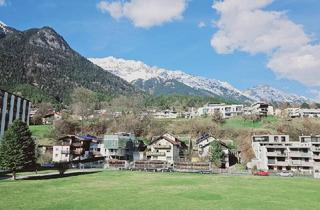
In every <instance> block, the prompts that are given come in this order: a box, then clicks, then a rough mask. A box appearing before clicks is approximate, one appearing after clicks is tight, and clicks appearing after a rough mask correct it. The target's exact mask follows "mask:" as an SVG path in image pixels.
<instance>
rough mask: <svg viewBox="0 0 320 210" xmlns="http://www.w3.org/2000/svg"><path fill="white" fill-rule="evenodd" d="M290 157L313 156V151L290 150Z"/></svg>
mask: <svg viewBox="0 0 320 210" xmlns="http://www.w3.org/2000/svg"><path fill="white" fill-rule="evenodd" d="M289 156H290V157H311V153H309V152H290V153H289Z"/></svg>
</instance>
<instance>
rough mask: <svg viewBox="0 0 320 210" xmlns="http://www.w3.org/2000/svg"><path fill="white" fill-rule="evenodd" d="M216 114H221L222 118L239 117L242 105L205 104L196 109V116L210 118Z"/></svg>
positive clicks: (241, 112)
mask: <svg viewBox="0 0 320 210" xmlns="http://www.w3.org/2000/svg"><path fill="white" fill-rule="evenodd" d="M216 112H219V113H221V115H222V117H223V118H230V117H235V116H241V115H242V114H243V105H241V104H232V105H226V104H206V105H205V106H203V107H201V108H199V109H198V112H197V113H198V116H205V115H209V116H212V115H214V114H215V113H216Z"/></svg>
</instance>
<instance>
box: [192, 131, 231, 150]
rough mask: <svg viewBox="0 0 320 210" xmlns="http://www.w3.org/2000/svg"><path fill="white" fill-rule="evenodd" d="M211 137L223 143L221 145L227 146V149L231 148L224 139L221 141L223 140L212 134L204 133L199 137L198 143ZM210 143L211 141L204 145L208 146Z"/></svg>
mask: <svg viewBox="0 0 320 210" xmlns="http://www.w3.org/2000/svg"><path fill="white" fill-rule="evenodd" d="M211 137H212V138H214V139H216V140H217V141H218V142H219V143H220V144H221V146H223V147H225V148H227V149H230V148H229V146H228V145H227V144H226V143H225V142H223V141H221V140H219V139H217V138H215V137H213V136H212V135H209V134H204V135H202V136H201V137H200V138H198V139H197V140H196V144H200V143H201V142H203V141H205V140H207V139H208V138H211ZM209 144H210V143H208V144H206V145H204V147H206V146H208V145H209Z"/></svg>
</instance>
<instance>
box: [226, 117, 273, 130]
mask: <svg viewBox="0 0 320 210" xmlns="http://www.w3.org/2000/svg"><path fill="white" fill-rule="evenodd" d="M277 122H278V119H277V118H276V117H273V116H268V117H266V118H263V119H262V120H261V121H257V122H252V121H250V120H244V119H243V118H241V117H235V118H230V119H227V120H226V122H225V124H224V126H225V127H232V128H261V127H262V126H264V125H266V124H275V123H277Z"/></svg>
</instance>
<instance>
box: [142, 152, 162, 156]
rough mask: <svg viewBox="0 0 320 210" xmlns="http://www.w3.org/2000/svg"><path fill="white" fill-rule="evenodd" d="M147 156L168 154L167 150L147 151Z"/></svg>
mask: <svg viewBox="0 0 320 210" xmlns="http://www.w3.org/2000/svg"><path fill="white" fill-rule="evenodd" d="M146 155H147V156H166V153H165V152H147V154H146Z"/></svg>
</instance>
